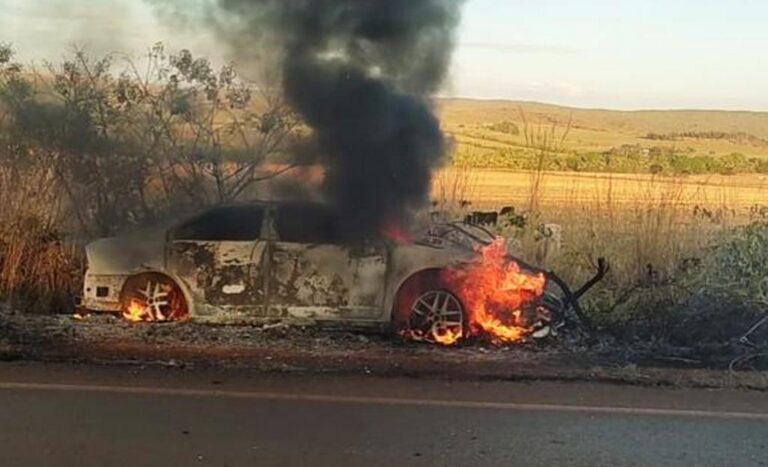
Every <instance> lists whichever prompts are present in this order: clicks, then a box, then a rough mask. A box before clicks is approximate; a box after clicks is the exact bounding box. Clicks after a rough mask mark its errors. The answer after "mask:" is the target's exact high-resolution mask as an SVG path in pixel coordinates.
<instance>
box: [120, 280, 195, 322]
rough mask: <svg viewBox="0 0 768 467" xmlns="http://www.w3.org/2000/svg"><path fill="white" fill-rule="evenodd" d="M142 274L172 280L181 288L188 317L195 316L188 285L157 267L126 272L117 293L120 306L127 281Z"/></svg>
mask: <svg viewBox="0 0 768 467" xmlns="http://www.w3.org/2000/svg"><path fill="white" fill-rule="evenodd" d="M142 276H163V277H165V278H167V279H169V280H170V281H171V282H173V283H174V284H175V285H176V287H178V288H179V290H181V293H182V295H183V296H184V301H185V302H186V304H187V312H188V313H189V317H190V318H194V316H195V305H196V302H195V300H194V298H193V296H192V293H191V292H190V290H189V287H187V284H185V283H184V281H183V280H181V278H179V277H176V276H175V275H174V274H171V273H169V272H168V271H162V270H157V269H147V270H143V271H134V272H133V273H131V274H127V275H126V276H125V280H124V281H123V285H122V287H121V288H120V294H119V295H118V299H119V300H120V304H121V306H122V303H123V299H124V297H125V293H126V288H127V287H128V283H129V281H130V280H131V279H135V278H139V277H142Z"/></svg>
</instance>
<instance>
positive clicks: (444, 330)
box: [395, 271, 469, 344]
mask: <svg viewBox="0 0 768 467" xmlns="http://www.w3.org/2000/svg"><path fill="white" fill-rule="evenodd" d="M395 325H396V326H397V328H398V330H399V332H400V333H401V334H402V335H404V336H406V337H408V338H411V339H415V340H419V341H425V342H432V343H441V344H455V343H457V342H459V341H461V340H463V339H465V338H466V337H467V335H468V330H469V327H468V320H467V313H466V310H465V309H464V305H463V303H462V301H461V299H460V298H459V296H458V295H457V294H455V293H454V292H453V291H451V290H450V289H449V288H448V287H447V286H446V284H445V283H444V282H443V281H441V280H440V274H439V271H430V272H427V273H422V274H418V275H416V276H414V277H412V278H411V279H409V280H408V281H406V283H405V284H403V286H402V287H401V288H400V291H399V293H398V295H397V300H396V309H395Z"/></svg>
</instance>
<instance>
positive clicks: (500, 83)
mask: <svg viewBox="0 0 768 467" xmlns="http://www.w3.org/2000/svg"><path fill="white" fill-rule="evenodd" d="M382 1H386V0H382ZM766 24H768V1H766V0H581V1H575V0H467V3H466V5H465V7H464V18H463V23H462V26H461V30H460V32H459V37H458V47H457V50H456V53H455V56H454V65H453V69H452V71H451V74H450V77H449V79H448V81H447V82H446V85H445V88H444V90H443V91H442V93H441V94H443V95H446V96H457V97H472V98H482V99H493V98H498V99H513V100H527V101H539V102H547V103H554V104H561V105H570V106H576V107H589V108H610V109H651V108H652V109H677V108H687V109H729V110H756V111H768V79H767V78H768V76H766V75H768V55H767V54H766V48H767V46H768V27H766ZM157 41H162V42H164V43H165V44H166V46H167V47H168V48H170V49H174V48H180V47H184V48H190V49H191V50H192V51H193V52H195V53H199V54H205V55H208V56H211V58H212V59H214V61H216V60H223V59H224V57H222V56H220V54H221V50H222V49H221V48H220V47H217V46H216V45H215V41H214V40H213V39H212V38H211V37H208V36H207V35H206V34H205V32H199V31H196V32H194V33H192V32H187V33H184V34H180V33H179V32H178V31H174V30H171V29H169V28H167V27H165V26H164V25H163V24H160V23H159V22H158V21H157V20H156V19H155V18H154V16H153V14H152V12H151V10H150V8H148V7H147V6H146V4H145V3H144V2H143V1H141V0H0V42H10V43H12V44H13V45H14V48H15V49H16V50H17V51H18V55H19V59H20V60H22V61H25V62H36V63H40V62H41V61H43V60H55V59H57V58H59V57H61V55H62V53H63V51H64V50H66V49H67V47H70V46H72V45H73V44H78V45H81V46H85V47H86V48H87V49H88V50H92V51H94V52H95V53H104V52H112V51H119V52H126V53H133V54H136V55H138V54H140V53H141V52H142V51H144V50H145V49H146V48H147V47H149V46H150V45H151V44H153V43H155V42H157Z"/></svg>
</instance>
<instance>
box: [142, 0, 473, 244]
mask: <svg viewBox="0 0 768 467" xmlns="http://www.w3.org/2000/svg"><path fill="white" fill-rule="evenodd" d="M147 1H149V2H150V3H151V4H153V5H154V6H155V9H156V11H157V12H158V13H160V14H161V16H166V17H167V16H169V15H173V16H175V17H176V18H177V24H178V18H183V19H184V20H185V21H183V22H188V21H189V18H190V17H196V18H203V19H202V20H203V21H204V23H205V25H206V26H207V27H208V28H210V30H212V31H214V33H215V35H216V36H217V37H218V38H219V39H220V40H222V41H224V43H226V44H227V45H228V46H229V48H230V50H231V51H232V53H233V55H234V57H233V58H235V59H236V60H237V61H239V62H240V63H241V64H245V65H251V64H254V65H255V64H260V63H263V61H264V58H265V56H264V51H265V50H266V51H269V54H270V55H271V57H270V59H272V60H275V61H276V63H277V64H278V66H279V68H280V71H281V73H282V87H283V91H284V94H285V97H286V99H287V101H288V103H289V104H290V105H291V106H292V107H293V109H294V110H295V111H296V112H297V113H298V114H300V115H301V116H302V118H303V119H304V121H305V122H306V124H307V125H308V126H310V127H311V128H312V130H313V137H314V138H315V140H316V147H317V148H318V154H317V160H318V161H319V162H320V163H322V164H323V166H324V167H325V170H326V176H325V181H324V185H323V191H324V196H325V198H326V199H327V200H328V201H329V202H331V203H332V204H333V205H335V206H336V207H337V209H338V210H339V211H340V215H341V220H340V221H341V223H342V224H343V225H341V226H340V227H341V228H342V230H343V231H344V232H345V233H346V234H348V235H350V236H351V237H352V238H361V237H365V236H369V235H372V234H376V233H378V232H380V231H381V230H382V229H383V228H385V227H386V226H388V225H391V224H399V225H403V224H405V223H407V222H408V220H409V219H410V217H411V214H412V213H413V212H414V210H416V209H418V208H420V207H422V206H423V205H424V204H425V203H427V202H428V200H429V194H430V189H431V179H432V172H433V171H434V170H435V169H436V168H438V167H439V166H440V165H441V163H442V161H443V159H444V155H445V153H446V138H445V136H444V134H443V132H442V131H441V128H440V123H439V121H438V119H437V117H436V116H435V114H434V112H433V109H432V107H431V103H430V101H429V98H430V96H432V95H433V94H434V93H435V92H436V91H437V90H438V89H439V88H440V86H441V85H442V83H443V81H444V79H445V77H446V74H447V72H448V68H449V65H450V59H451V55H452V51H453V48H454V35H455V32H456V28H457V26H458V24H459V21H460V12H461V11H460V10H461V5H462V3H463V0H198V1H197V2H191V3H190V2H189V1H187V0H185V1H183V2H182V1H181V0H147ZM191 10H194V12H190V11H191Z"/></svg>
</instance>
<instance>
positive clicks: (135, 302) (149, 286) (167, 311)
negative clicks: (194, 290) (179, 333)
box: [120, 274, 188, 322]
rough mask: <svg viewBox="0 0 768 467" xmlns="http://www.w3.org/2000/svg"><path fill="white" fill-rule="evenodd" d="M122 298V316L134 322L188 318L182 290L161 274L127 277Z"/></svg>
mask: <svg viewBox="0 0 768 467" xmlns="http://www.w3.org/2000/svg"><path fill="white" fill-rule="evenodd" d="M120 300H121V303H122V314H123V317H124V318H125V319H127V320H128V321H131V322H164V321H181V320H184V319H186V318H187V317H188V309H187V303H186V300H185V299H184V296H183V294H182V292H181V290H180V289H179V287H178V286H177V285H176V284H175V283H174V282H173V281H172V280H170V279H168V278H166V277H163V276H162V275H160V274H147V275H143V276H136V277H132V278H130V279H128V282H126V284H125V286H124V291H123V293H122V294H121V299H120Z"/></svg>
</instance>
